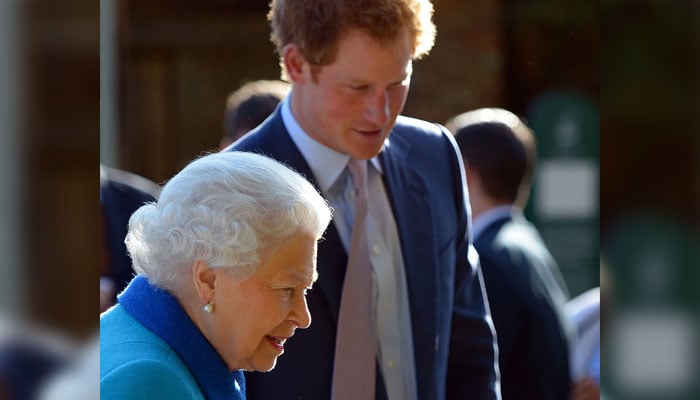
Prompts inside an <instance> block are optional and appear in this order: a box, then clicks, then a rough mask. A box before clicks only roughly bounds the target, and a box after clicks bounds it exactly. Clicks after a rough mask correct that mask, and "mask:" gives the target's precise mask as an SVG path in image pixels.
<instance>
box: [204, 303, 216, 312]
mask: <svg viewBox="0 0 700 400" xmlns="http://www.w3.org/2000/svg"><path fill="white" fill-rule="evenodd" d="M204 312H205V313H208V314H211V313H213V312H214V303H207V304H205V305H204Z"/></svg>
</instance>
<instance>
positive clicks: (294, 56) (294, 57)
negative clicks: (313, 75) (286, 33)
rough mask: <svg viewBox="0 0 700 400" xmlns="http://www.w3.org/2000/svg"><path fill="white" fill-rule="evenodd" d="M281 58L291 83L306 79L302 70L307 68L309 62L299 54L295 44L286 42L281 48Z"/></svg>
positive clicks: (302, 81) (301, 81)
mask: <svg viewBox="0 0 700 400" xmlns="http://www.w3.org/2000/svg"><path fill="white" fill-rule="evenodd" d="M282 60H283V61H284V68H285V69H286V71H287V75H288V76H289V80H290V81H292V82H293V83H304V82H305V81H306V75H305V73H304V70H305V69H306V70H309V63H307V62H306V58H305V57H304V55H303V54H301V51H300V50H299V47H298V46H297V45H295V44H288V45H286V46H284V48H283V49H282Z"/></svg>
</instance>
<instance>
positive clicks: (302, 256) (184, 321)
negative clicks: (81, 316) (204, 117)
mask: <svg viewBox="0 0 700 400" xmlns="http://www.w3.org/2000/svg"><path fill="white" fill-rule="evenodd" d="M329 221H330V208H329V207H328V205H327V203H326V201H325V200H324V199H323V198H322V197H321V196H320V195H319V194H318V192H317V191H316V190H315V189H314V188H313V186H312V185H311V184H309V182H307V181H306V180H305V179H304V178H302V177H301V176H300V175H298V174H297V173H295V172H294V171H292V170H290V169H289V168H287V167H285V166H283V165H282V164H280V163H278V162H276V161H274V160H272V159H269V158H267V157H264V156H261V155H257V154H251V153H241V152H225V153H217V154H210V155H207V156H204V157H201V158H199V159H197V160H195V161H193V162H191V163H190V164H189V165H187V166H186V167H185V168H184V169H183V170H182V171H180V172H179V173H178V174H177V175H175V176H174V177H173V178H172V179H171V180H170V181H169V182H168V183H167V184H166V185H165V186H164V187H163V191H162V193H161V195H160V198H159V199H158V202H157V203H151V204H147V205H144V206H142V207H141V208H139V209H138V210H137V211H136V212H135V213H134V214H133V215H132V217H131V219H130V221H129V233H128V235H127V239H126V243H127V248H128V250H129V253H130V254H131V256H132V259H133V260H134V269H135V270H136V271H137V272H138V275H137V276H136V277H135V278H134V279H133V280H132V281H131V282H130V284H129V286H128V287H127V288H126V290H125V291H124V292H122V293H121V294H120V295H119V296H118V304H117V305H116V306H114V307H112V308H110V309H109V310H108V311H107V312H105V313H104V314H102V315H101V317H100V397H101V398H102V399H103V400H104V399H125V398H136V397H138V398H147V399H156V398H161V399H204V398H207V399H243V398H245V380H244V376H243V373H242V371H241V370H247V371H269V370H271V369H273V368H274V367H275V364H276V362H277V357H279V356H280V355H281V354H282V353H284V350H285V346H286V342H287V340H288V339H290V338H291V336H292V335H294V333H295V331H296V329H298V328H301V329H305V328H307V327H308V326H309V324H310V323H311V316H310V315H309V310H308V307H307V302H306V292H307V290H309V289H310V288H311V286H312V285H313V283H314V281H315V280H316V277H317V274H316V246H317V244H316V242H317V240H319V239H320V237H321V235H322V233H323V232H324V230H325V229H326V226H327V225H328V223H329Z"/></svg>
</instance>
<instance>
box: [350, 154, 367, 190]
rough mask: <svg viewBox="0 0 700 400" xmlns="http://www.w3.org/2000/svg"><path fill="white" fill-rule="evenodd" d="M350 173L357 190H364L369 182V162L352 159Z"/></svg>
mask: <svg viewBox="0 0 700 400" xmlns="http://www.w3.org/2000/svg"><path fill="white" fill-rule="evenodd" d="M348 171H350V175H352V181H353V183H354V185H355V190H356V191H360V190H361V189H363V188H364V187H365V186H366V182H367V161H366V160H357V159H355V158H351V159H350V161H349V162H348Z"/></svg>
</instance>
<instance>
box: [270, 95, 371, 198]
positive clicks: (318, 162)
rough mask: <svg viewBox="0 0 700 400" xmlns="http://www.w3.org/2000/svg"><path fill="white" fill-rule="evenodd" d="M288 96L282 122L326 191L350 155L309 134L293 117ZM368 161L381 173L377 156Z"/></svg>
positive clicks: (285, 99) (284, 101)
mask: <svg viewBox="0 0 700 400" xmlns="http://www.w3.org/2000/svg"><path fill="white" fill-rule="evenodd" d="M290 98H291V96H287V97H285V98H284V99H283V100H282V122H283V123H284V126H285V128H287V131H288V132H289V136H290V137H291V138H292V141H293V142H294V144H295V145H296V146H297V148H298V149H299V151H300V152H301V155H302V156H304V159H305V160H306V162H307V163H308V164H309V167H310V168H311V172H312V173H313V174H314V177H315V178H316V182H318V185H319V188H320V189H321V191H322V192H327V191H328V189H330V187H331V186H332V185H333V184H334V183H335V182H336V181H337V180H338V177H340V175H341V174H342V173H343V171H344V170H345V167H346V166H347V165H348V161H350V156H348V155H347V154H343V153H340V152H337V151H335V150H333V149H331V148H330V147H327V146H326V145H324V144H321V143H319V142H317V141H316V139H314V138H312V137H311V136H309V134H308V133H306V132H305V131H304V130H303V129H302V127H301V125H299V123H298V122H297V120H296V118H295V117H294V114H293V113H292V108H291V106H290V101H291V100H290ZM370 162H371V164H372V165H374V167H375V168H376V170H377V171H378V172H379V173H380V174H381V173H382V166H381V163H380V162H379V157H378V156H375V157H372V158H371V159H370Z"/></svg>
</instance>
